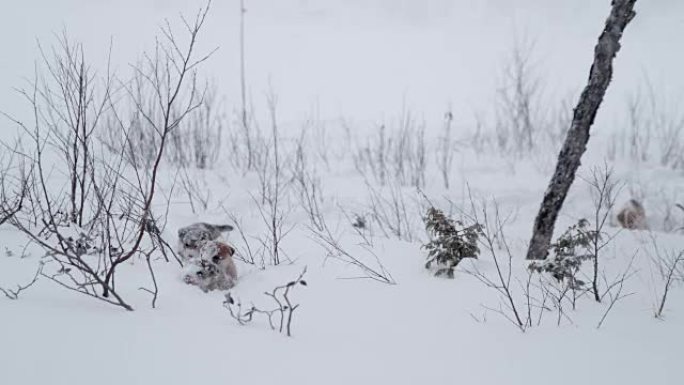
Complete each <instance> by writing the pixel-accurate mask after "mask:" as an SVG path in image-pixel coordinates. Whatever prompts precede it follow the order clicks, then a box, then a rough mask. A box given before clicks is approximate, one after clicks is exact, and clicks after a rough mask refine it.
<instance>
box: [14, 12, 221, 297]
mask: <svg viewBox="0 0 684 385" xmlns="http://www.w3.org/2000/svg"><path fill="white" fill-rule="evenodd" d="M208 9H209V7H208V6H207V7H206V8H204V9H202V10H200V12H199V13H198V14H197V16H196V18H195V19H194V20H193V21H192V23H188V22H187V21H185V19H184V25H185V27H186V29H187V34H188V37H189V40H188V41H187V42H186V44H181V42H180V41H179V40H178V39H177V38H176V37H175V35H174V33H173V31H172V30H171V27H170V26H169V24H166V26H165V27H162V29H161V33H162V35H163V39H162V40H158V41H157V45H156V47H155V50H154V52H153V53H152V54H148V55H145V56H144V59H143V60H142V61H141V62H140V63H139V64H138V65H136V66H134V67H133V71H134V78H133V80H132V81H119V82H118V85H117V87H116V89H117V90H118V91H119V92H120V93H121V94H117V95H116V97H114V87H112V83H113V81H114V79H115V78H114V77H113V76H112V75H111V74H109V73H108V74H107V76H106V77H105V78H104V79H101V82H96V81H95V80H94V79H95V77H94V75H93V72H89V71H90V67H89V65H88V63H87V62H86V60H85V55H84V54H83V50H82V49H81V48H80V46H79V45H71V44H69V43H68V40H66V39H62V40H60V49H61V51H60V50H55V51H54V52H55V57H54V58H53V59H51V61H49V60H48V59H47V58H46V57H45V55H44V58H45V60H46V66H47V68H48V72H49V73H50V74H51V76H52V78H50V79H49V80H44V78H43V77H40V76H36V78H35V80H34V82H33V83H32V84H31V86H32V88H31V89H29V90H24V91H22V95H23V96H24V97H25V98H26V100H27V101H28V103H29V105H30V106H31V107H32V110H33V112H34V116H33V122H32V123H31V124H30V125H29V124H25V123H23V122H20V121H18V120H14V121H15V123H16V124H17V125H18V126H19V127H20V128H21V129H22V130H23V133H24V135H25V137H26V138H28V141H29V142H30V144H31V146H32V148H30V149H24V150H23V153H24V154H25V157H24V159H23V161H24V163H25V164H26V167H25V170H24V174H23V180H22V181H21V183H20V184H21V185H25V186H27V190H26V191H27V199H26V202H28V204H29V206H28V207H26V208H24V209H22V210H21V211H20V212H19V213H17V214H16V215H15V216H14V217H12V218H11V219H10V220H9V223H10V224H11V225H12V226H14V227H15V228H16V229H17V230H19V231H20V232H22V233H23V234H24V235H26V236H27V237H28V238H29V239H31V240H32V241H33V242H34V243H36V244H37V245H39V246H40V247H41V248H43V249H44V250H45V251H46V254H47V260H46V263H45V268H46V269H47V268H49V270H50V271H46V270H43V271H42V272H41V273H40V274H41V276H43V277H46V278H47V279H49V280H51V281H53V282H54V283H57V284H58V285H60V286H62V287H64V288H66V289H69V290H71V291H74V292H78V293H80V294H84V295H87V296H90V297H92V298H95V299H98V300H101V301H104V302H107V303H110V304H113V305H116V306H120V307H122V308H124V309H126V310H133V308H132V306H131V305H129V304H128V303H127V301H126V300H125V299H124V298H123V297H122V295H121V294H120V293H119V291H118V287H117V284H116V283H117V279H116V277H117V272H118V271H119V270H118V268H119V267H120V266H121V265H122V264H123V263H125V262H126V261H129V260H131V258H133V257H134V256H138V255H142V256H145V258H146V260H147V262H148V267H149V269H150V273H151V277H152V280H153V282H154V286H155V290H154V298H155V300H156V297H157V289H156V278H155V277H154V272H153V269H152V265H151V263H150V257H151V255H152V254H153V253H154V252H155V251H157V250H158V248H159V247H160V244H159V243H158V242H155V239H158V238H159V237H158V235H159V232H160V231H159V229H158V228H157V226H156V223H157V222H156V219H155V216H154V215H153V212H152V202H153V200H154V198H155V195H156V192H157V187H158V186H157V179H158V175H159V172H160V168H161V163H162V157H163V154H164V149H165V145H166V144H167V139H168V138H169V135H170V133H171V132H172V131H173V130H174V129H176V128H177V127H178V126H179V125H180V124H181V123H182V122H183V120H184V118H185V117H186V116H188V115H189V114H190V113H191V112H192V111H194V110H195V109H196V108H198V107H199V106H200V105H201V101H202V96H203V95H202V92H201V90H199V89H198V88H197V84H196V68H197V66H198V65H199V64H201V63H202V62H203V61H204V60H206V58H207V57H202V58H200V59H198V60H196V59H194V49H195V43H196V39H197V36H198V33H199V31H200V29H201V28H202V26H203V24H204V21H205V19H206V16H207V12H208ZM99 83H102V84H103V86H102V87H101V88H100V87H97V84H99ZM150 100H152V102H150ZM150 105H154V106H155V107H149V106H150ZM105 107H106V109H107V113H108V114H110V116H112V117H113V118H112V119H113V120H114V121H116V123H117V124H116V125H115V126H114V127H108V128H109V129H112V130H117V129H118V130H121V132H120V135H121V137H123V138H129V137H130V136H129V134H130V133H131V130H133V129H135V128H134V127H137V126H136V123H130V122H135V119H137V118H134V119H129V118H126V117H124V115H123V113H122V111H124V110H126V109H127V108H131V109H133V110H134V113H133V115H134V116H135V117H142V121H143V122H144V124H145V126H146V127H147V129H148V130H150V131H151V132H152V133H153V134H152V135H153V136H154V137H155V139H154V141H155V143H156V145H157V147H156V149H157V150H156V153H155V156H154V160H153V162H152V163H151V166H150V167H149V168H147V167H138V166H137V163H135V162H134V163H133V167H131V168H126V165H127V162H126V148H127V147H126V146H122V147H121V148H119V149H117V152H115V153H114V154H107V153H106V152H105V151H100V152H96V142H95V138H94V135H93V133H94V132H96V131H97V130H98V129H103V128H102V127H101V125H100V123H101V122H105V120H104V119H101V118H102V116H103V114H104V112H105ZM148 107H149V108H148ZM103 124H104V123H103ZM125 143H128V142H125ZM96 155H98V156H97V157H96ZM107 155H110V156H107ZM55 157H61V159H62V160H63V163H61V164H60V163H59V162H54V158H55ZM54 170H60V171H61V172H63V173H64V174H66V175H67V180H66V182H64V181H63V180H61V179H60V177H59V175H56V174H55V173H54V172H53V171H54ZM64 184H66V187H67V188H64V187H65V186H64ZM64 191H66V193H65V192H64ZM0 204H1V205H2V207H3V211H6V210H7V209H8V208H9V207H10V204H9V203H8V201H4V200H3V202H0ZM145 239H148V240H149V242H144V240H145ZM161 247H164V246H163V245H162V246H161Z"/></svg>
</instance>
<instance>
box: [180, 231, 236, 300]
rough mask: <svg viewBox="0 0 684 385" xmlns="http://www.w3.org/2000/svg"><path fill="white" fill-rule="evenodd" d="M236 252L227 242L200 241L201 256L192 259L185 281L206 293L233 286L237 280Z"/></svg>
mask: <svg viewBox="0 0 684 385" xmlns="http://www.w3.org/2000/svg"><path fill="white" fill-rule="evenodd" d="M234 254H235V249H234V248H232V247H231V246H229V245H228V244H226V243H223V242H218V241H202V242H200V245H199V256H198V257H197V258H194V259H192V260H191V261H190V264H189V265H188V266H187V267H186V269H185V273H184V276H183V281H185V283H187V284H190V285H195V286H197V287H199V288H200V289H202V291H204V292H205V293H206V292H208V291H211V290H228V289H230V288H232V287H233V286H235V283H236V281H237V268H236V267H235V262H233V255H234Z"/></svg>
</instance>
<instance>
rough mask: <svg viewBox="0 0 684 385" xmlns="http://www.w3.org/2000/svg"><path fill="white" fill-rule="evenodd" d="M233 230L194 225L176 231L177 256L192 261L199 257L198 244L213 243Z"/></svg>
mask: <svg viewBox="0 0 684 385" xmlns="http://www.w3.org/2000/svg"><path fill="white" fill-rule="evenodd" d="M232 230H233V226H231V225H211V224H209V223H203V222H200V223H194V224H192V225H190V226H186V227H182V228H180V229H179V230H178V254H179V255H180V256H181V258H183V259H186V260H188V259H192V258H195V257H197V256H198V255H199V244H200V242H203V241H215V240H217V239H218V238H219V237H221V234H222V233H225V232H229V231H232Z"/></svg>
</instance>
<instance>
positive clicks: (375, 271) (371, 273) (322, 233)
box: [309, 221, 396, 285]
mask: <svg viewBox="0 0 684 385" xmlns="http://www.w3.org/2000/svg"><path fill="white" fill-rule="evenodd" d="M309 230H310V231H311V235H312V238H313V240H314V241H316V242H317V243H318V244H319V245H321V247H323V249H325V251H326V259H327V258H333V259H336V260H338V261H340V262H343V263H346V264H349V265H352V266H355V267H356V268H358V269H359V270H360V271H361V273H362V274H361V275H360V276H358V277H351V278H347V279H370V280H373V281H377V282H381V283H385V284H389V285H394V284H396V281H395V280H394V278H393V277H392V274H391V273H390V272H389V271H388V270H387V269H386V268H385V266H384V265H383V264H382V262H381V261H380V258H379V257H378V255H377V254H375V252H373V248H372V244H370V243H369V242H368V238H366V237H365V235H362V238H363V240H364V242H363V243H361V244H360V245H358V246H359V247H360V248H361V250H363V251H364V252H365V254H368V255H370V256H371V257H372V258H373V260H374V262H373V263H370V262H366V261H364V260H363V259H362V258H360V257H358V256H356V255H354V254H353V253H352V252H351V251H349V249H348V248H347V247H345V246H343V245H342V243H341V241H340V238H341V236H342V234H338V233H333V231H332V230H331V229H330V227H329V226H328V224H327V223H326V222H325V221H324V222H323V223H322V230H319V229H316V228H309ZM361 234H363V233H361Z"/></svg>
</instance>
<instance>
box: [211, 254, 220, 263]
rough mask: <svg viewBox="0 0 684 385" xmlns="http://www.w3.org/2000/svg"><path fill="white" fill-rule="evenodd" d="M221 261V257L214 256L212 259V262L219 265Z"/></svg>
mask: <svg viewBox="0 0 684 385" xmlns="http://www.w3.org/2000/svg"><path fill="white" fill-rule="evenodd" d="M220 260H221V256H219V255H214V256H213V257H212V258H211V261H212V262H214V263H219V261H220Z"/></svg>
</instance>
